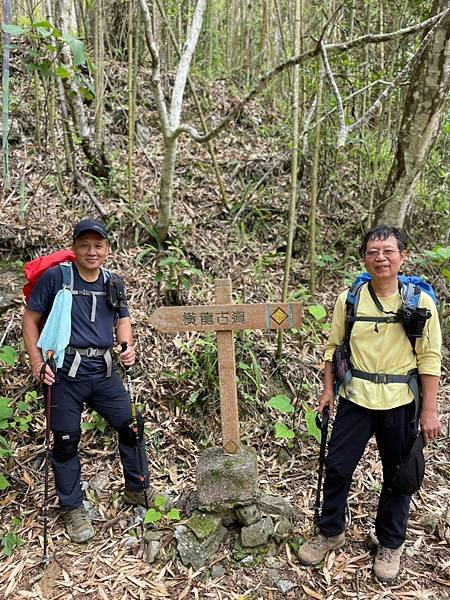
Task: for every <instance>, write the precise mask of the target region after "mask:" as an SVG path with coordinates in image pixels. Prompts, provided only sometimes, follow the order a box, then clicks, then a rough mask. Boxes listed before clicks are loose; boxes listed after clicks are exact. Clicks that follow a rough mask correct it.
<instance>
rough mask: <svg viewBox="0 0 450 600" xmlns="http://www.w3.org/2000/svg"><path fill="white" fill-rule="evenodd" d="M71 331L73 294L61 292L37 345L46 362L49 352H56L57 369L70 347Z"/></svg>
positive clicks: (56, 298) (67, 291)
mask: <svg viewBox="0 0 450 600" xmlns="http://www.w3.org/2000/svg"><path fill="white" fill-rule="evenodd" d="M71 329H72V294H71V292H70V290H68V289H63V290H59V292H58V293H57V294H56V296H55V300H54V302H53V306H52V310H51V311H50V314H49V315H48V317H47V320H46V322H45V325H44V329H43V330H42V332H41V335H40V337H39V340H38V343H37V345H38V347H39V348H41V350H42V356H43V357H44V360H46V359H47V352H48V351H49V350H51V351H52V352H54V359H55V362H56V367H57V368H60V367H62V365H63V362H64V350H65V348H66V346H68V345H69V340H70V334H71Z"/></svg>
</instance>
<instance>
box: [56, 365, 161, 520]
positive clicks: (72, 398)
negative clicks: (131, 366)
mask: <svg viewBox="0 0 450 600" xmlns="http://www.w3.org/2000/svg"><path fill="white" fill-rule="evenodd" d="M52 388H53V389H52V405H51V429H52V432H53V436H54V444H53V452H52V467H53V473H54V476H55V487H56V494H57V496H58V498H59V504H60V507H61V508H62V510H70V509H73V508H78V507H80V506H82V505H83V492H82V489H81V463H80V459H79V458H78V444H79V442H80V433H81V431H80V421H81V415H82V412H83V410H84V407H85V406H88V407H89V408H91V409H93V410H95V411H96V412H97V413H98V414H100V415H101V416H102V417H103V418H104V419H105V420H106V421H107V422H108V424H109V425H111V427H113V428H114V429H115V430H116V431H117V432H118V434H119V435H118V442H119V455H120V460H121V462H122V468H123V475H124V479H125V487H126V488H127V489H129V490H133V491H140V490H142V489H143V488H146V487H147V486H148V484H149V472H148V460H147V455H146V452H145V443H144V440H143V439H140V442H139V444H138V445H137V444H136V439H135V435H133V434H132V432H131V430H130V428H129V423H130V422H131V406H130V397H129V395H128V392H127V391H126V390H125V388H124V385H123V383H122V380H121V379H120V378H119V376H118V375H117V373H116V372H115V371H113V373H112V375H111V377H103V378H98V379H94V380H91V381H73V380H72V379H71V378H69V377H68V376H67V375H66V374H64V373H60V372H58V373H57V376H56V382H55V383H54V384H53V386H52ZM138 418H139V419H141V416H140V415H139V413H138ZM100 454H101V453H100V452H99V456H98V457H94V458H92V459H91V460H92V461H93V462H94V463H95V465H96V466H97V465H98V467H97V470H100V469H106V468H107V467H106V465H104V466H103V467H102V466H101V460H102V459H101V457H100ZM139 454H140V457H139ZM140 462H142V467H143V471H144V472H143V473H141V471H140ZM141 475H143V476H144V481H141Z"/></svg>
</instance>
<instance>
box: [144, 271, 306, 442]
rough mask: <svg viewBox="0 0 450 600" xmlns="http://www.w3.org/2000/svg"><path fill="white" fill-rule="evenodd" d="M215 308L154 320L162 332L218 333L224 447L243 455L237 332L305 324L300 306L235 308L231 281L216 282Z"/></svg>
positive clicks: (179, 309) (172, 312) (160, 312)
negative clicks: (236, 344)
mask: <svg viewBox="0 0 450 600" xmlns="http://www.w3.org/2000/svg"><path fill="white" fill-rule="evenodd" d="M214 291H215V304H214V305H195V306H162V307H161V308H158V309H157V310H155V312H154V313H153V314H152V315H151V317H150V324H151V325H153V327H155V328H156V329H157V330H158V331H162V332H164V333H175V332H180V331H215V332H216V334H217V354H218V360H219V384H220V417H221V423H222V447H223V450H224V451H225V452H226V453H228V454H236V453H238V452H239V451H240V439H239V438H240V436H239V414H238V398H237V385H236V364H235V355H234V339H233V332H234V330H238V329H292V328H294V327H295V328H298V327H300V325H301V322H302V318H301V317H302V310H301V306H300V304H299V303H298V302H292V303H270V304H269V303H267V304H232V301H231V280H230V279H216V280H215V282H214Z"/></svg>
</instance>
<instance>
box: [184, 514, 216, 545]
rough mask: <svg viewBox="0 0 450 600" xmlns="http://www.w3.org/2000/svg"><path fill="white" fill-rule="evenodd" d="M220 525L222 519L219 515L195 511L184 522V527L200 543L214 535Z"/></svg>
mask: <svg viewBox="0 0 450 600" xmlns="http://www.w3.org/2000/svg"><path fill="white" fill-rule="evenodd" d="M221 524H222V519H221V518H220V516H219V515H217V514H212V513H199V512H197V511H196V512H195V513H194V514H193V515H192V517H190V518H189V519H188V520H187V521H186V527H187V528H188V529H190V530H191V531H192V532H193V533H195V536H196V538H197V539H198V540H200V541H202V540H206V539H207V538H209V537H210V536H212V535H214V533H215V532H216V530H217V528H218V527H220V525H221Z"/></svg>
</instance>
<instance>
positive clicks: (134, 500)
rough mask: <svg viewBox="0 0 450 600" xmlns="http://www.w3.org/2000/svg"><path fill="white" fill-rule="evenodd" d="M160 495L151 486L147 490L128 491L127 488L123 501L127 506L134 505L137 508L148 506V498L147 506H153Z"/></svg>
mask: <svg viewBox="0 0 450 600" xmlns="http://www.w3.org/2000/svg"><path fill="white" fill-rule="evenodd" d="M157 495H158V493H157V492H156V490H155V489H154V488H153V487H152V486H149V487H148V488H147V489H145V490H137V491H136V490H127V489H126V488H125V493H124V495H123V501H124V503H125V504H132V505H135V506H144V507H145V505H146V500H145V497H146V496H147V506H148V507H151V506H153V502H154V500H155V498H156V496H157Z"/></svg>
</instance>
